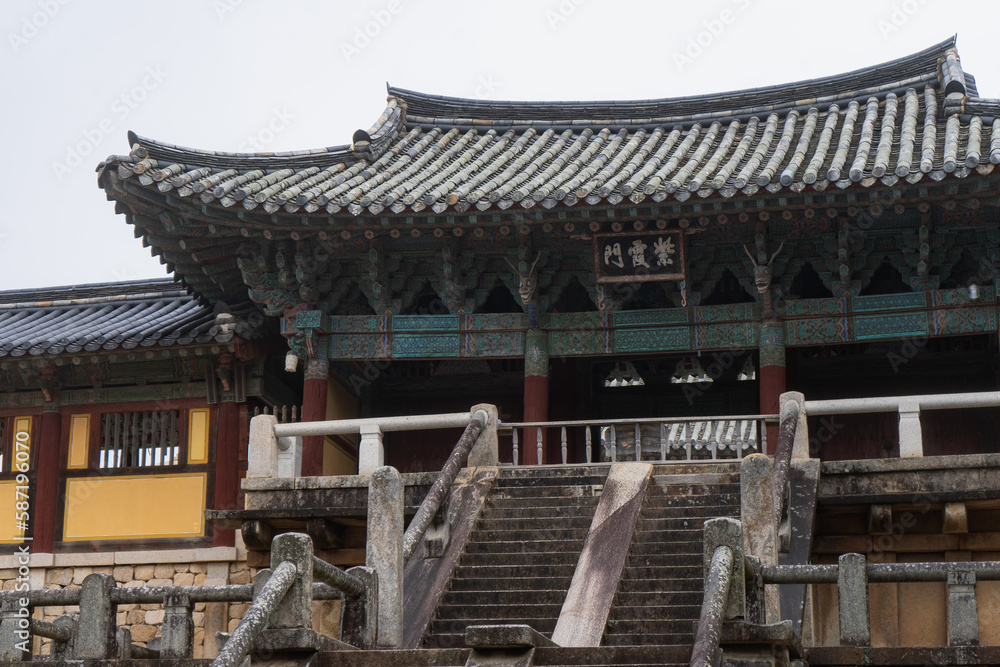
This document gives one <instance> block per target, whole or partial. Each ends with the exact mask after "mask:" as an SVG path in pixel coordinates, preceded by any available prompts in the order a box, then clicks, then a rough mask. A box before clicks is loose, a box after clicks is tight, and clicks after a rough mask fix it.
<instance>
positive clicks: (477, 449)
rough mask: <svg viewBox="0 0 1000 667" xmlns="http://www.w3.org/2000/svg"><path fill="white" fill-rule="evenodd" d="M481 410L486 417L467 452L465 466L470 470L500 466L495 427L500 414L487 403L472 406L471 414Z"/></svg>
mask: <svg viewBox="0 0 1000 667" xmlns="http://www.w3.org/2000/svg"><path fill="white" fill-rule="evenodd" d="M480 410H482V411H483V412H485V413H486V414H487V416H488V418H487V420H486V423H485V424H483V430H482V431H480V433H479V438H477V439H476V442H475V444H473V445H472V451H470V452H469V461H468V463H466V465H467V466H468V467H470V468H476V467H479V466H489V467H495V466H498V465H500V441H499V439H498V437H497V425H498V424H499V423H500V413H499V412H498V411H497V406H495V405H490V404H489V403H480V404H479V405H473V406H472V410H470V412H471V414H473V415H474V414H476V413H477V412H479V411H480Z"/></svg>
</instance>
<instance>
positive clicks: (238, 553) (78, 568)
mask: <svg viewBox="0 0 1000 667" xmlns="http://www.w3.org/2000/svg"><path fill="white" fill-rule="evenodd" d="M17 567H18V564H17V556H6V555H5V556H0V584H2V588H3V590H14V589H15V588H16V587H17V583H18V582H17V577H18V570H17ZM29 568H30V574H29V578H30V585H31V588H33V589H34V588H80V585H81V584H82V583H83V580H84V578H85V577H86V576H87V575H89V574H92V573H94V572H100V573H105V574H110V575H112V576H113V577H114V578H115V582H116V583H117V584H118V586H121V587H143V586H218V585H224V584H249V583H251V582H252V580H253V576H254V575H255V574H256V571H257V568H251V567H249V566H248V565H247V559H246V551H245V550H243V549H237V548H233V547H217V548H209V549H177V550H170V551H121V552H107V553H81V554H32V555H31V561H30V564H29ZM319 604H320V603H317V605H319ZM331 605H337V603H336V602H334V603H323V606H324V607H325V608H329V607H331ZM248 606H249V602H243V603H239V602H233V603H226V602H210V603H205V602H199V603H197V604H195V605H194V612H193V613H192V617H193V620H194V627H195V630H194V656H193V657H195V658H212V657H215V655H216V654H217V653H218V651H217V649H216V644H215V633H216V632H219V631H223V632H224V631H230V632H231V631H232V630H233V629H235V628H236V626H237V624H239V622H240V619H241V618H243V614H244V613H245V612H246V610H247V607H248ZM338 607H339V605H338ZM317 611H327V609H322V610H319V609H318V610H317ZM329 611H333V610H332V609H329ZM76 613H79V609H78V607H75V606H73V607H40V608H38V609H36V610H35V618H42V619H44V620H46V621H54V620H55V619H56V618H57V617H58V616H60V615H61V614H76ZM163 613H164V612H163V606H162V605H160V604H141V605H139V604H123V605H120V606H119V607H118V626H119V627H126V628H128V629H129V630H130V631H131V632H132V642H133V643H134V644H139V645H142V646H145V645H146V644H147V642H149V641H150V640H151V639H153V638H154V637H156V636H158V635H159V632H160V624H161V623H162V622H163ZM325 618H326V615H324V614H322V613H321V614H319V615H318V616H317V621H323V620H325ZM335 628H336V625H335V626H334V628H333V629H335ZM322 629H323V630H326V631H329V630H330V629H331V628H330V624H329V623H328V622H326V623H322ZM35 642H36V645H35V653H36V654H38V653H39V651H40V652H41V653H48V644H49V640H47V639H44V640H43V639H41V638H36V639H35Z"/></svg>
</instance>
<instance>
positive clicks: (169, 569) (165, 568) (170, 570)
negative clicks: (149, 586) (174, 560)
mask: <svg viewBox="0 0 1000 667" xmlns="http://www.w3.org/2000/svg"><path fill="white" fill-rule="evenodd" d="M176 572H177V570H176V568H174V566H173V565H157V566H155V567H154V568H153V576H154V577H156V578H157V579H173V578H174V574H176Z"/></svg>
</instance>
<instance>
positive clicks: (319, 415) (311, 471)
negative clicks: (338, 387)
mask: <svg viewBox="0 0 1000 667" xmlns="http://www.w3.org/2000/svg"><path fill="white" fill-rule="evenodd" d="M329 376H330V364H329V362H328V361H327V360H326V359H310V360H309V362H308V363H307V364H306V374H305V382H304V383H303V386H302V421H304V422H311V421H323V420H324V419H326V389H327V385H328V383H329ZM322 474H323V436H321V435H311V436H306V437H304V438H302V476H303V477H314V476H316V475H322Z"/></svg>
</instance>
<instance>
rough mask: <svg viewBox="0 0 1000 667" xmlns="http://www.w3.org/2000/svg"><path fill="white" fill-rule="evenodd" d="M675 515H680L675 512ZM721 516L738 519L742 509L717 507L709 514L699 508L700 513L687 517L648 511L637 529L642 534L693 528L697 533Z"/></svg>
mask: <svg viewBox="0 0 1000 667" xmlns="http://www.w3.org/2000/svg"><path fill="white" fill-rule="evenodd" d="M674 514H679V513H678V512H675V513H674ZM720 516H721V517H728V518H733V519H738V518H739V516H740V508H739V507H735V508H732V507H715V508H712V509H711V511H707V512H705V511H701V508H699V511H698V512H689V513H686V516H658V515H655V514H653V513H652V512H649V511H648V510H647V511H646V513H645V516H641V517H640V518H639V523H638V525H637V526H636V528H637V530H639V531H640V532H647V531H650V532H652V531H658V530H673V529H676V528H678V527H680V528H693V529H695V530H697V531H704V530H705V522H706V521H708V520H709V519H715V518H717V517H720Z"/></svg>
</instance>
